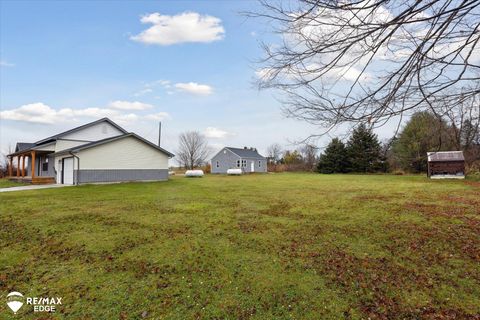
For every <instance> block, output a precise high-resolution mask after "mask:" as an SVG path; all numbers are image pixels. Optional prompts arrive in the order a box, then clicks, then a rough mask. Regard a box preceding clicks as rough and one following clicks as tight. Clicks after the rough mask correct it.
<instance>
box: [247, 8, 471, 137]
mask: <svg viewBox="0 0 480 320" xmlns="http://www.w3.org/2000/svg"><path fill="white" fill-rule="evenodd" d="M260 2H261V3H262V5H263V10H259V11H258V12H249V13H247V15H249V16H253V17H259V18H265V19H267V20H268V22H270V24H269V25H271V26H273V28H274V32H275V33H278V34H280V35H281V37H282V39H283V41H282V42H281V43H273V44H269V43H264V44H263V49H264V52H265V55H266V56H265V58H264V59H263V60H262V61H261V63H262V69H260V70H259V71H258V75H259V77H260V80H259V86H260V87H261V88H274V89H279V90H280V91H281V92H282V95H281V97H282V99H283V101H282V102H283V107H284V110H285V112H286V114H287V115H288V116H290V117H294V118H297V119H301V120H305V121H307V122H309V123H312V124H315V125H319V126H321V127H323V128H324V130H323V133H325V132H328V130H330V129H332V128H334V127H337V126H339V125H341V124H344V123H349V124H353V125H355V124H358V123H369V124H370V126H371V127H378V126H381V125H383V124H385V123H386V122H387V121H389V120H390V119H392V118H395V119H397V120H398V121H399V125H400V122H401V120H402V119H401V118H402V116H403V115H405V114H408V111H412V112H413V111H419V110H425V109H428V110H430V111H431V112H433V113H434V114H435V115H437V116H439V115H440V113H441V105H442V104H441V103H440V102H441V101H445V100H448V101H449V106H450V107H452V108H453V107H454V106H456V105H458V104H460V103H461V101H462V100H465V99H470V98H477V97H478V96H479V94H480V81H479V80H480V65H479V63H480V50H479V46H478V42H479V39H480V20H479V16H480V6H479V5H480V1H474V0H472V1H467V0H465V1H453V0H430V1H417V0H400V1H387V0H375V1H371V0H357V1H334V0H297V1H294V0H292V1H276V2H273V1H269V0H260ZM446 89H450V90H446ZM452 110H454V109H452Z"/></svg>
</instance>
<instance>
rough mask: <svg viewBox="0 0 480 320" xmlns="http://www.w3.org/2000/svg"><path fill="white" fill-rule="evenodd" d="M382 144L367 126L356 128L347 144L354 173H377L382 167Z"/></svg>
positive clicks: (362, 125)
mask: <svg viewBox="0 0 480 320" xmlns="http://www.w3.org/2000/svg"><path fill="white" fill-rule="evenodd" d="M380 150H381V147H380V142H379V141H378V137H377V135H376V134H374V133H373V132H372V130H371V129H369V128H367V126H366V125H364V124H361V125H359V126H358V127H356V128H355V129H354V130H353V132H352V135H351V136H350V139H349V140H348V143H347V151H348V156H349V160H350V168H351V171H353V172H375V171H379V170H380V169H381V168H382V167H383V165H382V163H383V162H382V159H381V152H380Z"/></svg>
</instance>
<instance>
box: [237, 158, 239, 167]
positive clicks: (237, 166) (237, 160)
mask: <svg viewBox="0 0 480 320" xmlns="http://www.w3.org/2000/svg"><path fill="white" fill-rule="evenodd" d="M237 168H240V160H237Z"/></svg>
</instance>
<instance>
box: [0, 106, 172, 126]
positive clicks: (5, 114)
mask: <svg viewBox="0 0 480 320" xmlns="http://www.w3.org/2000/svg"><path fill="white" fill-rule="evenodd" d="M122 110H126V109H122ZM122 110H115V109H111V108H83V109H72V108H61V109H54V108H52V107H50V106H48V105H46V104H44V103H42V102H36V103H30V104H26V105H23V106H20V107H18V108H15V109H11V110H5V111H1V112H0V119H3V120H14V121H22V122H29V123H40V124H55V123H58V122H63V121H79V120H81V119H83V118H90V119H95V118H103V117H109V118H111V119H112V120H113V121H116V122H119V123H129V122H132V121H137V120H141V119H145V120H156V121H158V120H163V119H167V118H169V115H168V113H166V112H158V113H154V114H147V115H137V114H135V113H123V112H122ZM138 110H141V109H138Z"/></svg>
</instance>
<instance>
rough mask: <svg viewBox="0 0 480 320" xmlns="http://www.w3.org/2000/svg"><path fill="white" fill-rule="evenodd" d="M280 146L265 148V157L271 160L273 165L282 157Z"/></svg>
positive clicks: (273, 145) (275, 144) (276, 144)
mask: <svg viewBox="0 0 480 320" xmlns="http://www.w3.org/2000/svg"><path fill="white" fill-rule="evenodd" d="M282 153H283V151H282V146H281V145H280V144H278V143H274V144H272V145H270V146H269V147H268V148H267V157H268V158H270V159H271V161H272V162H273V163H274V164H277V163H278V161H279V160H280V158H281V157H282Z"/></svg>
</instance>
